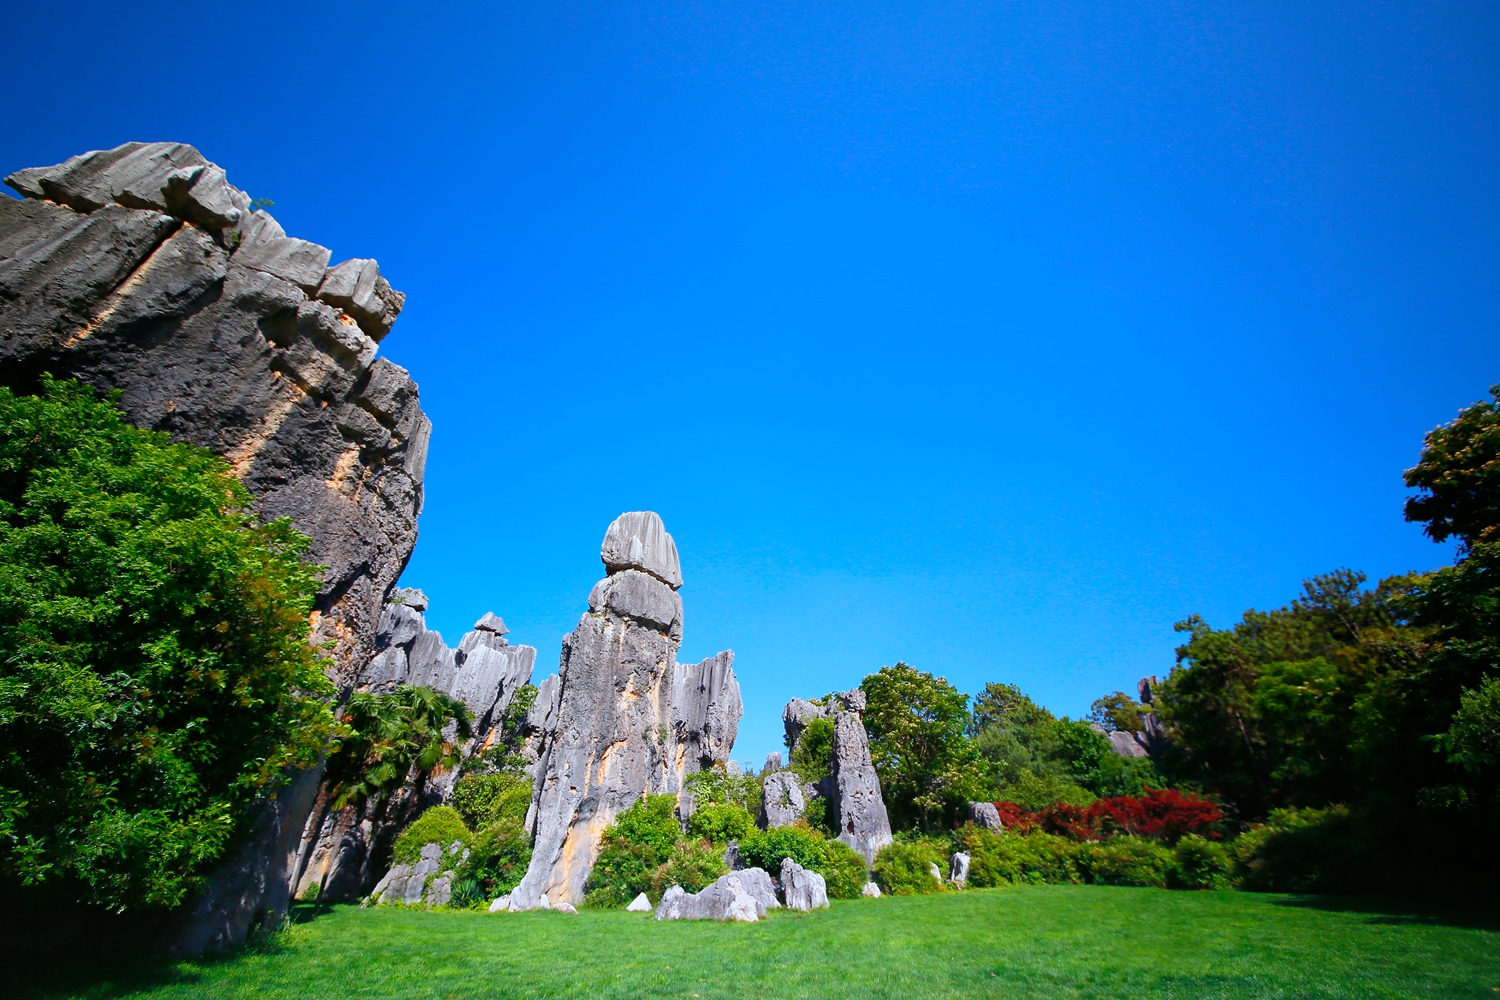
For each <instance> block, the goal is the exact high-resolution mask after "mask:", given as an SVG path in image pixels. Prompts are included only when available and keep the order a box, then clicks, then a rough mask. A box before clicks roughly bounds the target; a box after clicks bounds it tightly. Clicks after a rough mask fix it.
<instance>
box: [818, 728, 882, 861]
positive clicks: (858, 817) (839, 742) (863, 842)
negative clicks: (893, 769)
mask: <svg viewBox="0 0 1500 1000" xmlns="http://www.w3.org/2000/svg"><path fill="white" fill-rule="evenodd" d="M859 704H860V710H863V708H864V703H863V700H861V701H860V703H859ZM829 784H830V786H831V788H830V795H829V802H828V807H829V815H830V816H836V817H838V830H839V839H840V840H842V841H843V842H844V843H846V844H848V845H849V846H850V847H852V848H854V850H855V851H856V852H858V853H859V854H861V855H863V857H864V859H865V864H867V865H873V864H874V863H875V854H876V852H877V851H879V850H880V849H881V848H882V847H884V846H885V845H887V844H889V843H890V842H891V821H890V817H889V816H887V815H886V811H885V799H884V798H882V797H881V794H880V778H879V777H878V776H877V775H876V773H875V765H874V763H873V762H871V760H870V738H869V736H868V735H867V734H866V733H865V723H864V717H863V716H862V715H861V714H860V711H856V710H854V709H850V710H847V711H843V712H839V713H838V715H837V716H835V717H834V720H833V761H832V771H831V773H830V774H829Z"/></svg>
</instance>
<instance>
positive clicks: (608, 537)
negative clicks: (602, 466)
mask: <svg viewBox="0 0 1500 1000" xmlns="http://www.w3.org/2000/svg"><path fill="white" fill-rule="evenodd" d="M599 558H600V559H602V560H604V565H605V568H606V569H608V570H609V572H610V573H611V575H613V574H615V573H618V572H620V571H621V570H626V569H638V570H640V571H641V572H643V573H650V574H651V575H652V576H654V577H656V578H657V579H658V580H661V581H662V582H663V583H665V584H667V586H669V587H671V588H672V589H673V590H676V589H678V588H679V587H681V586H682V567H681V564H680V563H679V562H678V558H677V543H676V542H674V541H672V536H671V535H669V534H667V529H666V526H665V525H663V524H662V522H661V517H660V516H658V515H657V514H655V513H654V512H652V511H649V510H638V511H630V512H628V513H625V514H621V515H620V516H619V517H617V518H615V520H614V523H613V524H611V525H610V526H609V530H608V531H607V532H605V535H604V544H603V545H602V546H601V547H600V549H599Z"/></svg>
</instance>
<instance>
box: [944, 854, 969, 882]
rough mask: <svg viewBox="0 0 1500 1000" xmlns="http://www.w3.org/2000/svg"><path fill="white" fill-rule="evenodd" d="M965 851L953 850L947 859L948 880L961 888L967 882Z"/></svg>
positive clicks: (966, 855) (967, 860) (967, 863)
mask: <svg viewBox="0 0 1500 1000" xmlns="http://www.w3.org/2000/svg"><path fill="white" fill-rule="evenodd" d="M971 860H972V859H971V858H970V857H969V853H968V852H967V851H955V852H954V854H953V856H952V857H951V858H949V859H948V881H949V882H952V883H953V884H954V885H956V886H959V887H960V888H962V887H963V886H966V885H968V884H969V862H970V861H971Z"/></svg>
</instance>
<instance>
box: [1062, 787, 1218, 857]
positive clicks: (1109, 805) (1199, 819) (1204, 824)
mask: <svg viewBox="0 0 1500 1000" xmlns="http://www.w3.org/2000/svg"><path fill="white" fill-rule="evenodd" d="M1089 811H1090V813H1091V814H1092V816H1094V817H1095V818H1096V819H1097V821H1099V824H1100V825H1101V826H1102V828H1104V829H1106V830H1109V829H1116V830H1120V831H1121V832H1124V833H1127V834H1130V835H1131V836H1136V837H1150V838H1152V839H1153V840H1165V841H1166V842H1168V843H1176V842H1177V840H1178V839H1179V838H1180V837H1183V836H1184V835H1186V834H1190V833H1192V834H1201V833H1204V832H1209V833H1212V834H1214V836H1215V839H1217V831H1215V830H1214V827H1215V826H1216V824H1218V823H1219V821H1220V820H1222V819H1223V818H1224V814H1223V813H1221V812H1219V807H1218V806H1216V805H1214V804H1213V803H1212V802H1210V801H1208V800H1207V799H1201V798H1199V797H1198V796H1196V795H1193V794H1191V793H1189V794H1187V795H1184V794H1183V793H1181V792H1179V791H1176V790H1174V789H1171V788H1148V789H1146V792H1145V794H1143V795H1120V796H1116V797H1115V798H1110V799H1100V800H1099V801H1098V802H1095V803H1094V804H1093V805H1092V806H1090V807H1089Z"/></svg>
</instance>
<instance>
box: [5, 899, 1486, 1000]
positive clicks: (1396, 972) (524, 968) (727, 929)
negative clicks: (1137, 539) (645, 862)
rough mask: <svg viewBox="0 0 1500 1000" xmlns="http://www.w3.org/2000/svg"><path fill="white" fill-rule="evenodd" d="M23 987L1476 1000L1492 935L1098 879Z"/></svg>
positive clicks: (595, 917)
mask: <svg viewBox="0 0 1500 1000" xmlns="http://www.w3.org/2000/svg"><path fill="white" fill-rule="evenodd" d="M14 971H16V966H15V965H14V964H12V965H11V967H10V970H9V971H8V972H7V976H6V978H10V972H14ZM64 977H66V979H67V981H63V979H64ZM23 978H25V979H26V980H27V981H26V982H25V983H24V984H22V985H21V990H20V992H21V995H23V996H27V997H100V998H103V997H111V998H113V997H150V998H160V1000H166V998H183V1000H187V998H195V1000H196V998H209V997H224V998H229V997H235V998H246V1000H249V998H256V1000H277V998H287V1000H322V998H338V997H374V998H380V997H390V998H401V1000H427V998H434V1000H435V998H467V997H485V998H489V997H495V998H501V997H524V998H538V997H599V998H607V997H619V998H629V1000H641V998H647V997H680V998H683V1000H708V998H719V997H723V998H734V1000H746V998H749V1000H773V998H783V997H785V998H801V997H816V998H822V997H860V998H865V997H895V998H900V1000H918V998H926V997H1034V998H1038V1000H1040V998H1048V1000H1051V998H1066V997H1109V998H1130V1000H1137V998H1144V997H1174V998H1187V997H1224V998H1234V1000H1248V998H1254V997H1276V998H1289V997H1318V998H1323V997H1330V998H1331V997H1361V998H1363V997H1382V998H1383V997H1393V998H1394V997H1402V998H1406V997H1432V998H1439V997H1441V998H1444V1000H1453V998H1461V997H1485V998H1489V1000H1495V997H1496V996H1497V994H1500V989H1497V988H1500V923H1496V922H1489V921H1484V920H1479V921H1475V920H1469V919H1464V918H1459V917H1454V916H1451V915H1449V916H1444V915H1441V914H1435V913H1429V912H1415V913H1414V912H1409V911H1404V910H1403V909H1402V908H1401V907H1399V906H1380V905H1376V904H1369V903H1359V902H1355V901H1347V900H1330V899H1317V898H1305V897H1303V898H1298V897H1286V896H1269V895H1261V894H1254V893H1235V892H1219V893H1191V892H1165V891H1161V890H1155V889H1115V888H1106V887H1102V886H1039V887H1035V888H1012V889H993V890H976V891H971V892H967V893H962V894H953V895H945V896H928V897H917V898H901V899H896V898H886V899H880V900H857V901H851V902H846V903H835V904H834V908H833V909H832V910H829V911H823V912H819V913H813V914H789V913H785V912H782V913H779V914H776V915H773V916H772V917H771V918H770V919H767V920H766V921H764V922H762V923H759V924H713V923H657V922H655V921H653V920H651V919H650V917H649V915H644V916H643V915H640V914H629V913H624V912H617V911H614V912H584V913H581V914H579V915H578V916H565V915H562V914H558V913H550V912H541V913H526V914H503V915H496V916H490V915H488V914H478V913H474V914H470V913H426V912H418V911H401V910H390V909H382V910H360V909H358V908H355V907H337V908H334V909H332V910H331V912H327V913H324V914H323V915H321V916H319V917H318V918H317V919H316V920H311V921H308V922H305V923H302V924H299V925H297V926H294V927H292V928H290V929H289V930H287V931H285V932H283V933H281V934H278V935H275V936H274V937H273V938H271V939H269V940H267V941H266V942H264V943H262V944H260V945H258V946H257V947H254V948H251V949H248V950H246V951H244V952H242V953H240V954H237V955H233V956H230V957H227V958H221V959H217V960H211V961H203V962H184V963H177V964H172V965H139V966H135V967H133V968H129V969H121V968H118V967H116V968H115V969H114V970H113V971H109V970H103V969H99V968H97V967H91V966H90V965H89V964H88V961H87V959H86V958H85V957H84V956H70V957H69V958H68V959H67V960H65V961H55V960H54V961H47V962H45V963H37V964H36V965H35V966H28V967H27V968H26V969H24V970H23ZM13 982H14V980H13ZM7 992H8V991H7Z"/></svg>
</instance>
